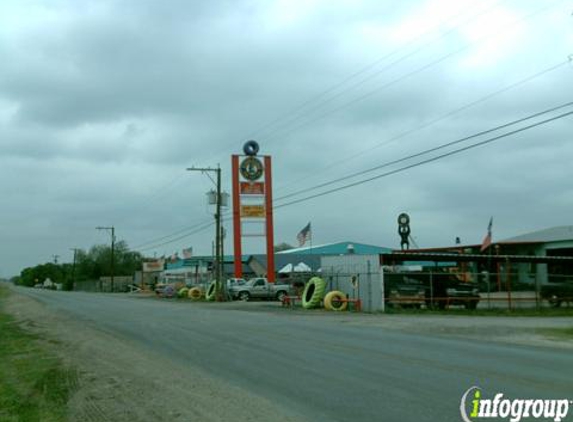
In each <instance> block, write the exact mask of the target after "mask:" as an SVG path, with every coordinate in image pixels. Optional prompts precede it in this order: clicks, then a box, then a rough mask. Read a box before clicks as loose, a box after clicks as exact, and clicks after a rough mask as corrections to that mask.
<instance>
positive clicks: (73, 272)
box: [70, 248, 79, 290]
mask: <svg viewBox="0 0 573 422" xmlns="http://www.w3.org/2000/svg"><path fill="white" fill-rule="evenodd" d="M70 251H74V261H73V264H72V290H74V288H75V284H76V256H77V254H78V251H79V249H78V248H71V249H70Z"/></svg>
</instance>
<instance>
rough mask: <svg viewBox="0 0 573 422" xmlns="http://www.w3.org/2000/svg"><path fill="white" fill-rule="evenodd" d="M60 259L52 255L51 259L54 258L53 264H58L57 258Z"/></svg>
mask: <svg viewBox="0 0 573 422" xmlns="http://www.w3.org/2000/svg"><path fill="white" fill-rule="evenodd" d="M59 257H60V255H52V258H54V264H56V265H57V264H58V258H59Z"/></svg>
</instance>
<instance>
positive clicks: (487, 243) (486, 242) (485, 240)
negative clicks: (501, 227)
mask: <svg viewBox="0 0 573 422" xmlns="http://www.w3.org/2000/svg"><path fill="white" fill-rule="evenodd" d="M492 225H493V217H491V218H490V219H489V224H488V225H487V234H486V235H485V237H484V238H483V242H482V244H481V248H480V252H483V251H485V250H486V249H487V248H489V246H490V245H491V226H492Z"/></svg>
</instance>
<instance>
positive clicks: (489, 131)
mask: <svg viewBox="0 0 573 422" xmlns="http://www.w3.org/2000/svg"><path fill="white" fill-rule="evenodd" d="M571 105H573V102H567V103H565V104H561V105H559V106H556V107H552V108H549V109H546V110H543V111H540V112H538V113H534V114H531V115H529V116H526V117H522V118H520V119H517V120H513V121H511V122H509V123H504V124H502V125H499V126H495V127H493V128H491V129H487V130H484V131H481V132H477V133H475V134H473V135H469V136H466V137H463V138H460V139H457V140H455V141H451V142H448V143H445V144H441V145H439V146H437V147H433V148H429V149H426V150H424V151H421V152H418V153H415V154H411V155H408V156H406V157H402V158H399V159H396V160H392V161H388V162H386V163H383V164H379V165H377V166H375V167H371V168H369V169H366V170H361V171H359V172H356V173H352V174H349V175H346V176H344V177H339V178H337V179H334V180H330V181H328V182H324V183H321V184H318V185H315V186H311V187H309V188H305V189H302V190H299V191H297V192H294V193H290V194H288V195H284V196H282V197H279V198H277V199H276V201H280V200H283V199H287V198H292V197H294V196H298V195H301V194H303V193H307V192H311V191H313V190H317V189H320V188H323V187H326V186H330V185H333V184H336V183H339V182H343V181H345V180H348V179H352V178H354V177H358V176H362V175H364V174H367V173H371V172H373V171H376V170H380V169H382V168H385V167H389V166H391V165H394V164H399V163H402V162H404V161H408V160H411V159H413V158H417V157H420V156H422V155H426V154H429V153H432V152H435V151H439V150H441V149H444V148H448V147H451V146H453V145H457V144H460V143H462V142H466V141H469V140H471V139H474V138H478V137H480V136H483V135H487V134H488V133H492V132H497V131H498V130H501V129H506V128H508V127H510V126H514V125H516V124H519V123H523V122H525V121H527V120H531V119H534V118H536V117H539V116H542V115H544V114H548V113H552V112H555V111H557V110H561V109H563V108H566V107H570V106H571Z"/></svg>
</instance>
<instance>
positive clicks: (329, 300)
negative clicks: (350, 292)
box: [324, 290, 348, 311]
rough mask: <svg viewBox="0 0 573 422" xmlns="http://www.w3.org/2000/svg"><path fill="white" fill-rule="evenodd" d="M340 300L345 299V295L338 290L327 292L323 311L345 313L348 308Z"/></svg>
mask: <svg viewBox="0 0 573 422" xmlns="http://www.w3.org/2000/svg"><path fill="white" fill-rule="evenodd" d="M341 299H346V295H345V294H344V293H342V292H340V291H338V290H333V291H332V292H328V293H327V294H326V296H324V309H328V310H329V311H345V310H346V308H348V302H341V301H340V300H341Z"/></svg>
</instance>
